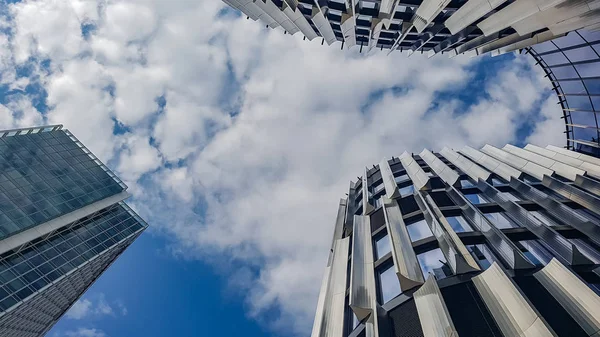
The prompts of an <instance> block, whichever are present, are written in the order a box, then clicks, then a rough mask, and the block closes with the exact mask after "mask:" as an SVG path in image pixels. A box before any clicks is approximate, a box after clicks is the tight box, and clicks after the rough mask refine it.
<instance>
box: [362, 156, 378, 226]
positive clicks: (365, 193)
mask: <svg viewBox="0 0 600 337" xmlns="http://www.w3.org/2000/svg"><path fill="white" fill-rule="evenodd" d="M369 199H370V197H369V184H368V178H367V169H366V168H365V174H363V177H362V200H363V215H369V214H371V213H372V212H373V211H374V210H375V207H373V205H371V204H370V203H369Z"/></svg>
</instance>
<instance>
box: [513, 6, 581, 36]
mask: <svg viewBox="0 0 600 337" xmlns="http://www.w3.org/2000/svg"><path fill="white" fill-rule="evenodd" d="M590 2H591V1H590ZM589 11H590V7H589V5H588V3H587V2H586V1H572V2H566V3H565V4H562V5H560V6H556V7H552V8H548V9H546V10H544V11H541V12H538V13H536V14H534V15H532V16H530V17H528V18H526V19H525V20H521V21H519V22H517V23H515V24H513V25H512V28H513V29H514V30H516V31H517V33H519V34H520V35H526V34H531V33H533V32H535V31H538V30H541V29H544V28H547V27H550V26H553V25H555V24H558V23H560V22H561V21H564V20H568V19H571V18H573V17H577V16H580V15H582V14H585V13H587V12H589Z"/></svg>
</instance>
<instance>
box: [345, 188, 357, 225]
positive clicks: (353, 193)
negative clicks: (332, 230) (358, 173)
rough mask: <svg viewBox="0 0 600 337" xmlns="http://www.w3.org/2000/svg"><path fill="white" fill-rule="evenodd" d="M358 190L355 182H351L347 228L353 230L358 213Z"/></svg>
mask: <svg viewBox="0 0 600 337" xmlns="http://www.w3.org/2000/svg"><path fill="white" fill-rule="evenodd" d="M355 200H356V188H355V186H354V183H353V182H350V188H349V189H348V203H347V204H346V228H348V229H350V228H353V223H354V222H353V221H354V213H356V204H355Z"/></svg>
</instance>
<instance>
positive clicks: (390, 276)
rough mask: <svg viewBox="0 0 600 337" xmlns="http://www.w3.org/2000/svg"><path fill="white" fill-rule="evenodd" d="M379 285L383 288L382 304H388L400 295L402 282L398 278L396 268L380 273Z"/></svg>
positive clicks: (392, 267)
mask: <svg viewBox="0 0 600 337" xmlns="http://www.w3.org/2000/svg"><path fill="white" fill-rule="evenodd" d="M379 284H380V286H381V289H380V290H381V299H382V301H383V302H382V303H387V302H389V301H390V300H391V299H393V298H394V297H396V296H398V295H400V293H401V291H400V282H399V281H398V276H396V270H395V269H394V266H391V267H389V268H388V269H386V270H385V271H383V272H381V273H379Z"/></svg>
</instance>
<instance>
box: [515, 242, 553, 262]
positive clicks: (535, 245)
mask: <svg viewBox="0 0 600 337" xmlns="http://www.w3.org/2000/svg"><path fill="white" fill-rule="evenodd" d="M517 247H519V248H521V251H522V252H523V254H525V256H526V257H527V259H529V260H530V261H531V262H533V263H534V264H535V265H537V266H544V265H546V264H548V262H550V260H552V258H553V255H552V254H551V253H550V252H549V251H548V250H546V248H544V247H543V246H542V245H541V244H540V243H539V242H537V241H536V240H525V241H519V242H518V243H517Z"/></svg>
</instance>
